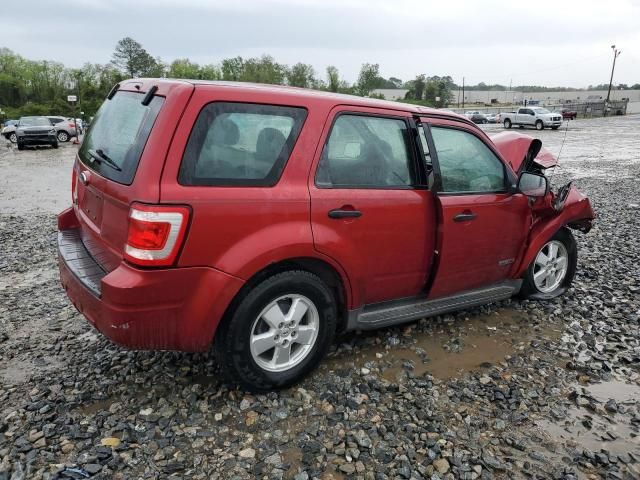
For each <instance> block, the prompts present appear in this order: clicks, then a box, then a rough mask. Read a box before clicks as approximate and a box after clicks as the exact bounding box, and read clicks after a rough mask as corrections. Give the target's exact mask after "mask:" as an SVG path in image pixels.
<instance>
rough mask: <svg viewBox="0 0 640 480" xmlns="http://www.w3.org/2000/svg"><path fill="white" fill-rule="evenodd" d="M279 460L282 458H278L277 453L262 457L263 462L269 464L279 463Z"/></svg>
mask: <svg viewBox="0 0 640 480" xmlns="http://www.w3.org/2000/svg"><path fill="white" fill-rule="evenodd" d="M281 462H282V459H281V458H280V454H279V453H274V454H273V455H270V456H268V457H267V458H265V459H264V463H268V464H269V465H280V463H281Z"/></svg>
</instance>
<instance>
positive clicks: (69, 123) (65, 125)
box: [47, 115, 82, 142]
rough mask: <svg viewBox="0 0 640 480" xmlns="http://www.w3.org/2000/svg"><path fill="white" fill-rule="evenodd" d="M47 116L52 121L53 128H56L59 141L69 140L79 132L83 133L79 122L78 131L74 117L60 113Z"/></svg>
mask: <svg viewBox="0 0 640 480" xmlns="http://www.w3.org/2000/svg"><path fill="white" fill-rule="evenodd" d="M47 118H48V119H49V121H50V122H51V125H53V128H55V129H56V136H57V137H58V141H59V142H68V141H69V140H70V139H72V138H73V137H75V136H77V134H78V133H82V131H81V127H80V125H79V124H78V132H77V133H76V126H75V124H74V121H73V118H67V117H62V116H59V115H55V116H54V115H47Z"/></svg>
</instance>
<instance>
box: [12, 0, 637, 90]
mask: <svg viewBox="0 0 640 480" xmlns="http://www.w3.org/2000/svg"><path fill="white" fill-rule="evenodd" d="M126 36H130V37H132V38H134V39H135V40H137V41H138V42H140V43H141V44H142V45H143V46H144V48H145V49H146V50H147V51H149V53H151V54H152V55H153V56H154V57H160V58H161V59H162V60H163V61H165V62H171V61H172V60H175V59H176V58H185V57H187V58H189V59H191V60H192V61H196V62H198V63H201V64H208V63H219V62H220V61H221V60H222V59H223V58H227V57H234V56H237V55H240V56H243V57H252V56H260V55H262V54H270V55H272V56H273V57H274V58H275V59H276V60H277V61H278V62H281V63H287V64H294V63H296V62H304V63H309V64H311V65H313V67H314V69H315V71H316V73H317V75H318V76H319V77H321V78H324V77H325V69H326V67H327V65H335V66H336V67H338V69H339V71H340V73H341V76H342V77H344V79H346V80H347V81H349V82H354V81H355V80H356V79H357V76H358V71H359V70H360V66H361V65H362V64H363V63H365V62H366V63H377V64H379V65H380V74H381V75H382V76H384V77H390V76H393V77H397V78H400V79H402V80H410V79H412V78H415V76H416V75H418V74H422V73H424V74H426V75H427V76H431V75H441V76H442V75H450V76H451V77H453V79H454V81H455V82H456V83H459V84H460V83H462V78H463V77H464V78H465V83H466V84H476V83H478V82H485V83H487V84H491V83H500V84H503V85H509V84H510V83H512V84H513V85H514V86H515V85H546V86H569V87H586V86H588V85H595V84H601V83H608V82H609V75H610V73H611V64H612V61H613V51H612V49H611V45H613V44H615V45H616V46H617V48H618V49H620V50H621V51H622V53H621V55H620V56H619V57H618V59H617V63H616V70H615V77H614V83H627V84H635V83H640V0H606V1H602V0H600V1H594V0H582V1H577V0H535V1H526V2H522V1H514V0H511V1H501V0H500V1H499V0H479V1H472V0H466V1H456V0H453V1H442V0H440V1H437V2H436V1H431V0H387V1H381V0H240V1H231V0H227V1H218V0H56V2H53V3H52V2H51V1H50V0H22V1H16V2H11V8H4V9H2V13H1V14H0V47H8V48H10V49H11V50H13V51H14V52H16V53H18V54H20V55H22V56H24V57H26V58H29V59H33V60H56V61H60V62H63V63H64V64H65V65H67V66H70V67H77V66H80V65H82V64H83V63H85V62H92V63H107V62H109V61H110V60H111V55H112V53H113V50H114V48H115V45H116V43H117V41H118V40H119V39H121V38H123V37H126Z"/></svg>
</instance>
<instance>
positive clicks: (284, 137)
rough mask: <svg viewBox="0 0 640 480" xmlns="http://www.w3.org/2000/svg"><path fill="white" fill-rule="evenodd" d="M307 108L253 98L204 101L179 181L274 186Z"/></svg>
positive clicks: (195, 183) (188, 144) (197, 183)
mask: <svg viewBox="0 0 640 480" xmlns="http://www.w3.org/2000/svg"><path fill="white" fill-rule="evenodd" d="M306 115H307V112H306V110H305V109H304V108H297V107H283V106H276V105H261V104H254V103H231V102H214V103H210V104H208V105H206V106H205V107H204V108H203V109H202V111H201V112H200V114H199V115H198V119H197V120H196V123H195V125H194V127H193V130H192V132H191V135H190V137H189V142H188V143H187V147H186V149H185V153H184V157H183V159H182V164H181V166H180V173H179V178H178V181H179V182H180V183H181V184H182V185H216V186H273V185H275V184H276V183H277V182H278V180H279V179H280V175H281V174H282V171H283V169H284V166H285V164H286V163H287V160H288V159H289V155H290V154H291V151H292V149H293V146H294V145H295V142H296V139H297V138H298V135H299V134H300V130H301V129H302V124H303V122H304V119H305V118H306Z"/></svg>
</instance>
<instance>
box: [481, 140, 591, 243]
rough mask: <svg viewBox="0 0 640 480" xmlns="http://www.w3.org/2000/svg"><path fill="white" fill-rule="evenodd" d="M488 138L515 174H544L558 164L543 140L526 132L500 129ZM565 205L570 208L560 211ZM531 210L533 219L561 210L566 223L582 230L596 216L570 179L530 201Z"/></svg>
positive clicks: (586, 227)
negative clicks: (543, 143)
mask: <svg viewBox="0 0 640 480" xmlns="http://www.w3.org/2000/svg"><path fill="white" fill-rule="evenodd" d="M491 140H492V141H493V143H494V144H495V146H496V147H497V149H498V151H499V152H500V154H501V155H502V156H503V158H504V159H505V160H506V161H507V163H508V164H509V165H510V166H511V168H512V169H513V171H514V172H516V174H518V175H520V174H521V173H522V172H530V173H535V174H537V175H545V171H546V170H547V169H549V168H553V167H556V166H557V165H558V159H557V157H556V156H555V155H554V154H553V153H551V152H550V151H549V150H546V149H545V148H543V147H542V141H540V140H539V139H537V138H533V137H530V136H529V135H524V134H522V133H517V132H502V133H499V134H497V135H495V136H493V137H492V138H491ZM567 208H570V212H566V213H563V212H564V210H565V209H567ZM532 210H533V212H534V213H535V216H536V217H537V218H535V219H534V222H535V221H536V220H542V219H544V218H546V217H549V216H558V215H559V214H561V213H563V214H562V215H561V216H562V218H564V219H566V220H567V221H566V223H565V224H566V225H567V226H568V227H570V228H574V229H576V230H580V231H581V232H584V233H587V232H588V231H589V230H590V229H591V226H592V223H593V220H594V218H595V214H594V212H593V209H592V208H591V204H590V203H589V199H588V198H587V197H586V196H584V195H583V194H581V193H580V192H579V191H578V190H577V189H576V188H575V187H574V186H573V184H572V182H569V183H567V184H565V185H562V186H561V187H560V188H558V189H557V190H556V191H555V192H554V191H553V190H551V189H550V191H549V193H548V194H547V195H546V196H544V197H542V198H539V199H537V200H536V201H535V202H534V203H533V205H532ZM534 224H535V223H534Z"/></svg>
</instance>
